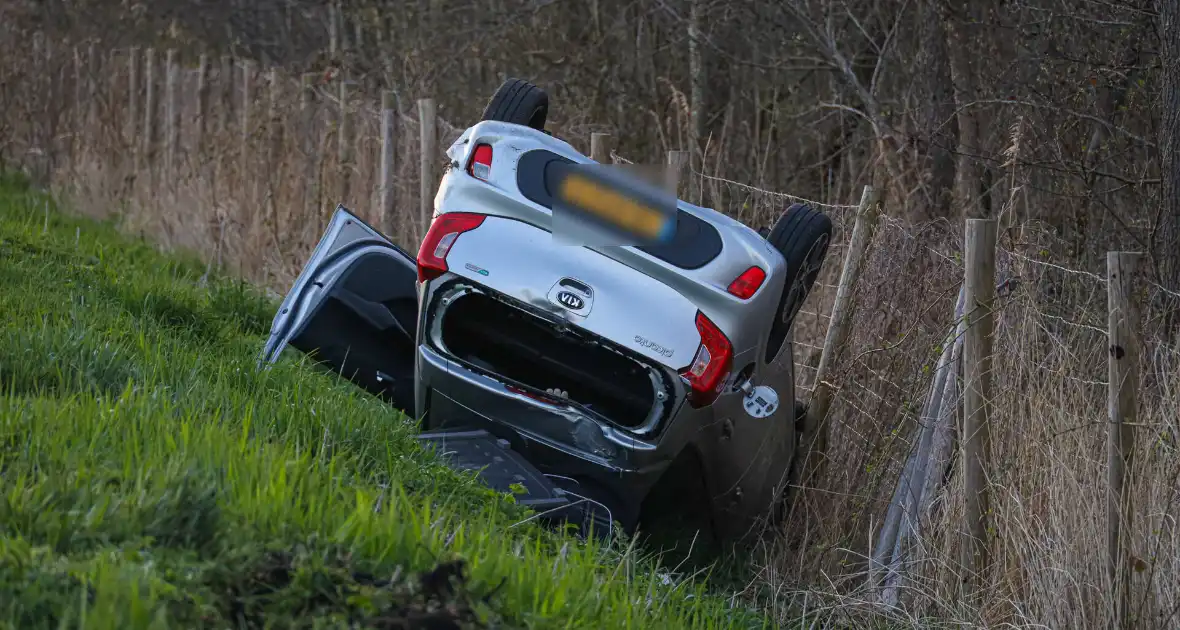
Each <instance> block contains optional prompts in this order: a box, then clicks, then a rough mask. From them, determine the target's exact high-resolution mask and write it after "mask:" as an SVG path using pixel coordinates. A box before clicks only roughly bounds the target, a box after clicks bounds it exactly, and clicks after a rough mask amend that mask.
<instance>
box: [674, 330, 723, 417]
mask: <svg viewBox="0 0 1180 630" xmlns="http://www.w3.org/2000/svg"><path fill="white" fill-rule="evenodd" d="M697 331H699V332H700V333H701V346H700V348H698V349H697V354H696V357H694V358H693V360H692V365H690V366H688V369H687V370H685V371H684V373H683V374H681V376H683V377H684V378H685V379H687V380H688V385H689V387H691V388H692V392H691V393H690V394H689V397H688V401H689V403H690V404H691V405H692V406H693V407H705V406H707V405H711V404H713V401H714V400H717V396H718V395H719V394H720V393H721V389H722V387H723V386H724V385H725V377H727V376H729V372H730V370H731V369H733V344H731V343H730V342H729V338H727V337H726V336H725V333H723V332H721V329H720V328H717V325H716V324H714V323H713V322H711V321H709V318H708V317H705V314H704V313H701V312H699V311H698V312H697Z"/></svg>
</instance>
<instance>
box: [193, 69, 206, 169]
mask: <svg viewBox="0 0 1180 630" xmlns="http://www.w3.org/2000/svg"><path fill="white" fill-rule="evenodd" d="M208 117H209V55H206V54H204V53H202V54H201V57H200V59H199V60H198V61H197V128H196V134H197V138H196V145H197V159H198V160H199V161H203V160H204V156H205V132H206V131H207V130H208V129H209V123H208Z"/></svg>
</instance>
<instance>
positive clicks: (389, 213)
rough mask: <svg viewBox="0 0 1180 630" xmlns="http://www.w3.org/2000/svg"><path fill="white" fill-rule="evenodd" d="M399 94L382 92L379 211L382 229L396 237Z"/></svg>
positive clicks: (389, 235)
mask: <svg viewBox="0 0 1180 630" xmlns="http://www.w3.org/2000/svg"><path fill="white" fill-rule="evenodd" d="M397 109H398V108H397V95H396V94H394V93H393V92H389V91H386V92H382V93H381V190H380V195H381V208H380V212H379V216H380V222H379V225H380V226H381V228H380V229H381V231H382V232H384V233H385V235H386V236H388V237H389V238H391V239H392V238H394V233H393V232H394V224H393V219H394V217H393V199H394V187H393V173H394V169H395V168H396V160H397V154H396V153H395V152H394V149H395V148H396V146H397V144H396V143H397V113H398V112H397Z"/></svg>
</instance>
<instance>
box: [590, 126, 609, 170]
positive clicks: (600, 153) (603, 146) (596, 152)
mask: <svg viewBox="0 0 1180 630" xmlns="http://www.w3.org/2000/svg"><path fill="white" fill-rule="evenodd" d="M612 148H614V147H613V146H612V143H611V136H610V134H609V133H592V134H590V159H592V160H594V161H595V162H598V163H599V164H611V163H612V162H613V160H611V157H610V152H611V149H612Z"/></svg>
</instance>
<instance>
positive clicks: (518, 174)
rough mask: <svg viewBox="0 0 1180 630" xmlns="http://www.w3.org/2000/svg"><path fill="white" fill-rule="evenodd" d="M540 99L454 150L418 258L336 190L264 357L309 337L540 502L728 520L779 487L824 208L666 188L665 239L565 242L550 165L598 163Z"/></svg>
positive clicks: (511, 110) (526, 101) (503, 102)
mask: <svg viewBox="0 0 1180 630" xmlns="http://www.w3.org/2000/svg"><path fill="white" fill-rule="evenodd" d="M547 108H548V99H547V97H546V96H545V93H544V92H542V91H541V90H539V89H538V88H536V87H535V86H533V85H531V84H529V83H527V82H524V81H519V80H510V81H508V82H507V83H505V85H504V86H502V87H501V88H500V90H499V91H498V92H497V93H496V95H495V96H494V97H493V98H492V100H491V102H490V103H489V104H488V107H487V109H486V110H485V114H484V120H483V121H481V122H479V123H478V124H476V125H474V126H472V127H470V128H469V129H467V130H466V131H465V132H464V133H463V134H462V136H461V137H460V138H459V139H458V140H457V141H456V142H455V143H453V144H452V145H451V146H450V148H449V149H448V150H447V156H448V157H449V158H450V168H449V169H448V171H447V173H446V174H445V176H444V177H443V179H442V182H441V185H440V187H439V189H438V193H437V196H436V197H435V214H434V219H433V222H432V224H431V226H430V229H429V231H428V233H427V234H426V236H425V238H424V239H423V241H422V243H421V247H420V249H419V251H418V253H417V255H416V256H413V255H411V254H409V253H408V252H406V251H403V250H401V249H399V248H398V247H396V246H395V245H394V244H393V243H391V242H390V240H389V239H387V238H386V237H385V236H383V235H382V234H380V233H379V232H378V231H377V230H375V229H373V228H372V227H371V226H369V225H367V224H365V223H364V222H363V221H361V220H360V219H358V218H357V217H356V216H355V215H354V214H353V213H351V212H349V211H348V210H347V209H346V208H344V207H338V208H337V209H336V212H335V215H334V216H333V217H332V219H331V223H330V224H329V226H328V228H327V230H326V232H325V234H324V235H323V238H322V240H321V242H320V244H319V246H318V247H317V248H316V250H315V252H314V253H313V255H312V257H311V258H310V260H308V262H307V264H306V266H305V268H304V270H303V272H302V274H301V275H300V277H299V278H298V280H297V281H296V282H295V284H294V286H293V287H292V289H291V291H290V292H289V293H288V295H287V296H286V299H285V300H284V302H283V303H282V305H281V307H280V309H279V312H278V313H277V314H276V316H275V319H274V323H273V327H272V329H271V333H270V339H269V340H268V342H267V344H266V348H265V350H264V352H263V356H262V361H263V362H264V363H269V362H273V361H275V360H276V359H277V358H278V356H279V354H280V352H281V351H282V350H283V349H284V348H285V347H287V346H291V347H294V348H295V349H297V350H299V351H301V352H304V353H308V354H310V355H312V356H313V357H314V358H315V359H316V360H317V361H319V362H320V363H322V364H324V365H326V366H328V367H330V368H331V369H333V370H336V371H338V372H339V373H340V374H342V375H343V376H345V377H346V378H348V379H350V380H352V381H353V382H355V383H356V384H357V385H359V386H360V387H362V388H364V389H365V390H367V391H369V392H371V393H373V394H376V395H379V396H381V397H383V398H384V399H386V400H388V401H389V402H390V403H391V404H392V405H394V406H395V407H397V408H398V409H401V410H403V411H404V412H405V413H407V414H408V415H411V416H413V417H414V418H417V419H419V420H420V421H421V426H422V430H423V431H424V434H423V437H424V439H428V440H430V441H434V442H442V443H444V444H445V446H446V449H447V450H449V451H452V452H454V453H459V458H460V459H463V460H464V462H465V464H464V465H465V466H466V467H468V468H476V469H482V470H483V471H484V472H483V474H484V475H485V477H486V478H487V479H488V481H489V483H490V484H492V485H493V486H497V487H501V488H504V487H506V486H507V485H508V484H512V483H519V484H521V485H524V486H525V487H526V489H527V491H528V495H526V496H525V498H524V500H523V502H525V503H529V501H530V500H531V501H532V504H533V505H535V506H537V507H538V508H539V509H540V510H541V511H542V512H545V513H547V514H551V515H556V516H560V517H561V518H562V519H565V520H567V521H573V522H575V523H580V524H582V525H583V526H589V525H592V524H593V525H594V527H595V528H596V529H597V530H599V531H602V530H606V529H609V528H608V527H606V526H607V525H612V524H615V523H617V524H618V525H621V526H622V527H623V528H625V529H626V530H628V531H631V530H634V529H635V528H637V527H641V526H642V525H643V524H644V523H645V522H648V521H649V520H651V519H653V518H657V517H659V518H667V517H668V515H669V514H670V513H677V514H679V516H677V517H675V518H677V519H679V520H683V521H684V522H693V523H697V524H699V527H700V528H703V529H706V530H710V531H709V533H711V534H712V535H713V536H715V537H716V538H717V539H735V538H740V537H741V536H742V535H743V534H746V533H747V532H749V531H751V529H752V528H753V526H755V525H757V524H758V522H759V521H761V520H763V519H764V518H766V517H773V516H774V515H775V514H776V512H777V508H778V504H779V502H780V499H781V496H782V494H783V491H784V482H785V480H786V477H787V472H788V470H789V468H790V466H791V463H792V462H791V458H792V455H793V452H794V446H795V424H796V419H797V415H798V413H799V405H798V403H796V401H795V395H794V371H793V362H792V352H791V335H790V330H791V324H792V321H793V319H794V316H795V313H796V312H797V311H798V309H799V306H800V304H801V303H802V301H803V299H804V298H805V297H806V294H807V292H808V291H809V290H810V288H811V285H812V283H813V282H814V280H815V277H816V275H817V273H818V271H819V266H820V265H821V264H822V262H823V260H824V256H825V254H826V251H827V247H828V240H829V238H830V234H831V222H830V220H829V219H828V218H827V217H826V216H824V215H823V214H821V213H819V212H817V211H815V210H812V209H811V208H809V207H806V206H802V205H795V206H791V207H790V208H787V209H786V210H785V212H784V213H783V215H782V216H781V218H780V219H779V220H778V222H777V223H776V225H774V226H773V227H771V228H770V229H769V230H763V231H761V232H759V231H757V230H755V229H752V228H750V227H748V226H746V225H743V224H741V223H739V222H737V221H735V220H733V219H731V218H729V217H727V216H725V215H724V214H721V213H719V212H716V211H714V210H711V209H708V208H702V207H698V206H694V205H691V204H688V203H685V202H683V201H679V202H678V203H677V208H676V228H675V233H674V235H673V237H672V238H671V240H670V241H668V242H666V243H660V244H658V245H654V246H600V247H595V246H570V245H567V244H562V243H557V242H555V240H554V238H553V236H552V234H551V231H550V225H551V223H550V222H551V217H552V214H553V213H552V208H553V203H554V197H553V195H554V191H553V182H554V181H556V178H558V177H559V176H560V174H561V172H562V169H566V168H569V167H570V166H571V165H577V164H591V163H593V162H592V160H590V159H589V158H588V157H586V156H584V155H582V154H581V153H579V152H578V151H577V150H575V149H574V148H573V147H572V146H570V145H569V144H568V143H566V142H564V141H562V140H560V139H557V138H554V137H553V136H551V135H549V134H547V133H546V132H545V131H544V123H545V117H546V112H547ZM464 445H466V446H464ZM465 449H466V450H465ZM497 471H499V472H497ZM587 506H588V507H589V509H582V508H586V507H587ZM575 508H576V509H575ZM571 515H572V516H571Z"/></svg>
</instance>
